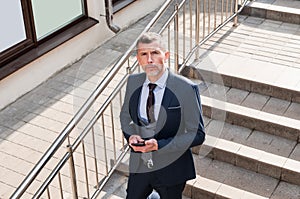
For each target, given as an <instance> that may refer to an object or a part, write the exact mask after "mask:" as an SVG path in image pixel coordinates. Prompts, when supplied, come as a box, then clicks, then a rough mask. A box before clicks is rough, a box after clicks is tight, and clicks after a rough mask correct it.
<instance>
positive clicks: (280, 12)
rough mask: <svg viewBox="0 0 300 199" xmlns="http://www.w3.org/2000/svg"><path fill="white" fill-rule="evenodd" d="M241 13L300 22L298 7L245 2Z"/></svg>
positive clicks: (288, 21) (295, 22)
mask: <svg viewBox="0 0 300 199" xmlns="http://www.w3.org/2000/svg"><path fill="white" fill-rule="evenodd" d="M241 14H242V15H249V16H254V17H260V18H265V19H271V20H276V21H282V22H287V23H294V24H299V23H300V9H296V8H288V7H283V6H278V5H271V4H267V3H260V2H255V1H251V2H249V3H247V5H246V6H245V8H244V9H243V10H242V12H241Z"/></svg>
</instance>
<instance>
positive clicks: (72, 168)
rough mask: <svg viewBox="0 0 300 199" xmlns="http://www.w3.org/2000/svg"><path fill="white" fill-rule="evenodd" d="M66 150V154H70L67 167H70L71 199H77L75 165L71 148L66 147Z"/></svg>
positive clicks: (69, 146)
mask: <svg viewBox="0 0 300 199" xmlns="http://www.w3.org/2000/svg"><path fill="white" fill-rule="evenodd" d="M67 149H68V152H69V154H70V158H69V166H70V177H71V186H72V193H73V199H78V193H77V183H76V172H75V164H74V157H73V150H72V146H71V145H68V146H67Z"/></svg>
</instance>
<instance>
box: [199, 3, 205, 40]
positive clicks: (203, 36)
mask: <svg viewBox="0 0 300 199" xmlns="http://www.w3.org/2000/svg"><path fill="white" fill-rule="evenodd" d="M205 1H206V0H203V35H202V39H204V38H205V27H206V21H205V19H206V14H205V13H206V2H205ZM198 43H199V42H198Z"/></svg>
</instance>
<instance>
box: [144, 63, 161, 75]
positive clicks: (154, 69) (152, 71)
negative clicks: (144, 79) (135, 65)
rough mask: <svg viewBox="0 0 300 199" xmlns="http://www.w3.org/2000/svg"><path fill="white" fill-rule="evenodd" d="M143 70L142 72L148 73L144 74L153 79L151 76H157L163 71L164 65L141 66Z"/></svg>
mask: <svg viewBox="0 0 300 199" xmlns="http://www.w3.org/2000/svg"><path fill="white" fill-rule="evenodd" d="M143 68H144V71H145V72H146V71H148V72H146V74H147V75H148V76H150V77H153V76H157V75H159V74H160V73H161V72H162V71H163V69H164V65H163V64H161V65H158V64H147V65H144V66H143Z"/></svg>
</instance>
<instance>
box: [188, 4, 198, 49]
mask: <svg viewBox="0 0 300 199" xmlns="http://www.w3.org/2000/svg"><path fill="white" fill-rule="evenodd" d="M196 1H198V0H196ZM192 6H193V0H190V5H189V10H190V51H191V50H192V48H193V39H192V38H193V9H192ZM196 15H197V13H196Z"/></svg>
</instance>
